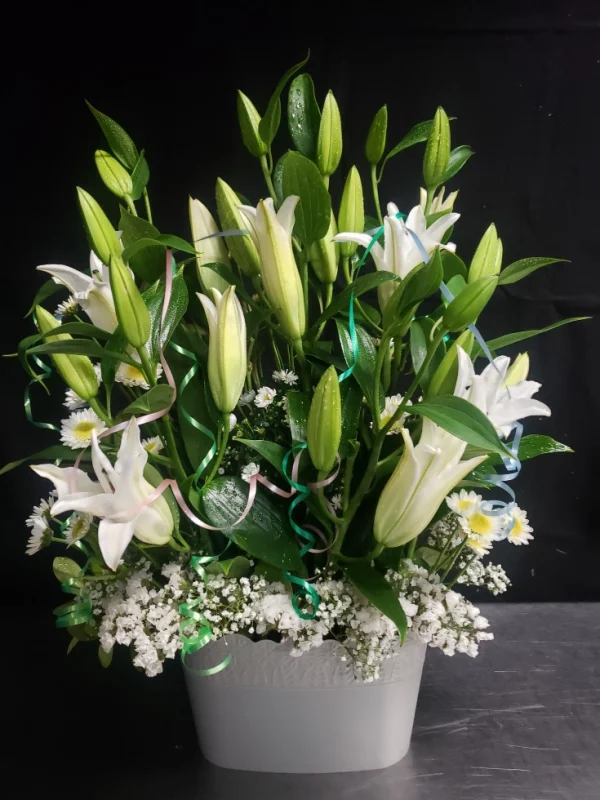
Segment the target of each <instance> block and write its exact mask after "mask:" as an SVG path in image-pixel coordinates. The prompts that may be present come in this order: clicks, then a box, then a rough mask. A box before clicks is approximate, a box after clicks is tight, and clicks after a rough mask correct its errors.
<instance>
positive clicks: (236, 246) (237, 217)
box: [216, 178, 260, 277]
mask: <svg viewBox="0 0 600 800" xmlns="http://www.w3.org/2000/svg"><path fill="white" fill-rule="evenodd" d="M216 198H217V213H218V215H219V222H220V223H221V227H222V228H223V230H228V229H231V228H245V227H246V221H245V220H244V218H243V217H242V215H241V214H240V199H239V197H238V196H237V194H236V193H235V192H234V191H233V189H232V188H231V186H229V185H228V184H226V183H225V181H224V180H221V178H217V187H216ZM225 242H226V243H227V247H228V248H229V252H230V253H231V256H232V258H233V260H234V261H235V263H236V264H237V265H238V267H239V268H240V269H241V270H242V272H243V273H244V275H248V276H249V277H251V276H252V275H258V273H259V272H260V259H259V257H258V250H257V249H256V246H255V244H254V242H253V240H252V239H251V238H250V237H249V236H226V237H225Z"/></svg>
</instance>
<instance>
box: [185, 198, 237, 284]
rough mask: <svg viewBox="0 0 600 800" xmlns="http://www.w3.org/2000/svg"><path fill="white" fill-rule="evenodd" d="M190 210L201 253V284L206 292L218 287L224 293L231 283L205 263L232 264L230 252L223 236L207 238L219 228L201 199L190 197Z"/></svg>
mask: <svg viewBox="0 0 600 800" xmlns="http://www.w3.org/2000/svg"><path fill="white" fill-rule="evenodd" d="M189 212H190V228H191V229H192V239H193V242H194V247H195V248H196V250H197V251H198V253H199V255H197V256H196V270H197V272H198V280H199V281H200V285H201V286H202V289H203V290H204V292H205V293H206V294H208V292H210V290H211V289H218V290H219V291H220V292H221V294H223V292H226V291H227V289H229V284H228V283H227V281H226V280H225V278H222V277H221V276H220V275H218V274H217V273H216V272H215V271H214V270H212V269H210V268H209V267H205V266H204V265H205V264H224V265H225V266H226V267H229V266H230V263H229V253H228V252H227V248H226V247H225V242H224V241H223V237H222V236H214V237H213V238H212V239H206V238H205V237H206V236H212V234H214V233H218V232H219V229H218V227H217V223H216V222H215V220H214V218H213V215H212V214H211V213H210V211H209V210H208V208H207V207H206V206H205V205H204V203H201V202H200V200H194V199H193V198H192V197H190V199H189Z"/></svg>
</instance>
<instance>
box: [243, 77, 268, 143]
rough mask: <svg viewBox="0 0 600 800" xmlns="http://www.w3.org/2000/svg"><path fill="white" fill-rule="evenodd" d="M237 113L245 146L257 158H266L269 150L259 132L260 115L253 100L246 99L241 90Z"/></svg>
mask: <svg viewBox="0 0 600 800" xmlns="http://www.w3.org/2000/svg"><path fill="white" fill-rule="evenodd" d="M237 113H238V121H239V123H240V130H241V131H242V139H243V141H244V144H245V145H246V147H247V148H248V150H249V151H250V153H251V154H252V155H253V156H254V157H255V158H260V157H261V156H265V155H266V154H267V153H268V151H269V148H268V146H267V145H266V144H265V142H263V140H262V139H261V138H260V133H259V132H258V126H259V123H260V114H259V113H258V111H257V110H256V106H255V105H254V103H253V102H252V100H250V98H249V97H246V95H245V94H244V93H243V92H240V90H239V89H238V96H237Z"/></svg>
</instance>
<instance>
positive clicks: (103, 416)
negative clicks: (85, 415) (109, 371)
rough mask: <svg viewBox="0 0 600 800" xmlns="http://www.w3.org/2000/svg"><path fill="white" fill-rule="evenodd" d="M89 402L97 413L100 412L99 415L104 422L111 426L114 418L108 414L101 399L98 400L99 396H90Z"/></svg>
mask: <svg viewBox="0 0 600 800" xmlns="http://www.w3.org/2000/svg"><path fill="white" fill-rule="evenodd" d="M88 403H89V404H90V408H91V409H92V410H93V411H95V412H96V414H98V416H99V417H100V419H101V420H102V422H105V423H106V424H107V425H108V427H109V428H110V427H111V425H112V420H111V418H110V417H109V416H108V414H107V413H106V411H105V410H104V409H103V408H102V406H101V405H100V401H99V400H98V398H97V397H90V399H89V400H88Z"/></svg>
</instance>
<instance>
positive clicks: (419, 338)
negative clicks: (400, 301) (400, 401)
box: [410, 317, 446, 390]
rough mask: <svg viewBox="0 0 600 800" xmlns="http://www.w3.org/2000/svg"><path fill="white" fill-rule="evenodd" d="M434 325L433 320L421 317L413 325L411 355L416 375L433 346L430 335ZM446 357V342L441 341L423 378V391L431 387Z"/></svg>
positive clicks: (411, 327)
mask: <svg viewBox="0 0 600 800" xmlns="http://www.w3.org/2000/svg"><path fill="white" fill-rule="evenodd" d="M433 325H434V322H433V320H431V319H429V317H421V318H420V319H416V320H414V322H412V323H411V326H410V355H411V359H412V365H413V370H414V372H415V374H416V373H417V372H418V371H419V370H420V369H421V366H422V364H423V362H424V361H425V357H426V356H427V350H428V348H429V347H430V345H431V338H430V335H431V331H432V329H433ZM445 355H446V347H445V345H444V342H443V341H441V342H440V343H439V344H438V346H437V348H436V351H435V353H434V355H433V357H432V359H431V361H430V362H429V364H428V366H427V367H426V369H425V372H424V373H423V375H422V376H421V380H420V385H421V388H422V389H423V390H426V389H427V387H428V386H429V381H430V380H431V378H432V376H433V374H434V372H435V371H436V369H437V368H438V367H439V366H440V364H441V363H442V360H443V358H444V356H445Z"/></svg>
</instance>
